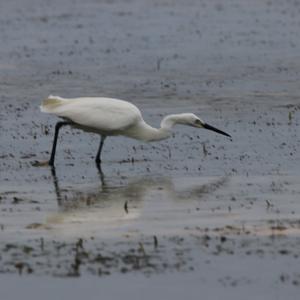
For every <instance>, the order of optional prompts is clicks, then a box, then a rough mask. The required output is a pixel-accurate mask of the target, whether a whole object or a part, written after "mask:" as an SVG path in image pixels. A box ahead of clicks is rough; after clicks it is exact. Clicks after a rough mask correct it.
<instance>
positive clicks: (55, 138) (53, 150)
mask: <svg viewBox="0 0 300 300" xmlns="http://www.w3.org/2000/svg"><path fill="white" fill-rule="evenodd" d="M65 125H70V123H69V122H57V123H56V125H55V133H54V140H53V145H52V151H51V157H50V160H49V165H50V166H53V165H54V158H55V150H56V143H57V138H58V132H59V129H60V127H62V126H65Z"/></svg>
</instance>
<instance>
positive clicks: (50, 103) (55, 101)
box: [40, 95, 66, 113]
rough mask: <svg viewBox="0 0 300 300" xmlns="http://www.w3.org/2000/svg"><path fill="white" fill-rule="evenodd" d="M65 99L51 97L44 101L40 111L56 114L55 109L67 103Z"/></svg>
mask: <svg viewBox="0 0 300 300" xmlns="http://www.w3.org/2000/svg"><path fill="white" fill-rule="evenodd" d="M65 101H66V100H65V99H63V98H61V97H59V96H52V95H50V96H49V97H48V98H46V99H44V100H43V102H42V105H41V106H40V109H41V111H42V112H45V113H51V112H54V111H55V109H56V108H57V107H59V106H61V105H62V104H63V103H65Z"/></svg>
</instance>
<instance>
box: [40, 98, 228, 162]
mask: <svg viewBox="0 0 300 300" xmlns="http://www.w3.org/2000/svg"><path fill="white" fill-rule="evenodd" d="M40 108H41V111H42V112H45V113H50V114H54V115H56V116H58V117H61V118H62V119H63V120H64V121H60V122H58V123H57V124H56V126H55V134H54V140H53V146H52V152H51V157H50V160H49V165H50V166H53V165H54V158H55V150H56V143H57V137H58V132H59V129H60V128H61V127H62V126H65V125H70V126H72V127H75V128H80V129H82V130H84V131H88V132H94V133H98V134H100V135H101V140H100V145H99V148H98V152H97V155H96V163H98V164H99V163H101V152H102V148H103V144H104V140H105V138H106V137H107V136H116V135H123V136H127V137H130V138H134V139H137V140H142V141H145V142H153V141H159V140H163V139H167V138H169V137H170V135H171V130H172V128H173V126H174V125H176V124H182V125H188V126H192V127H197V128H205V129H209V130H212V131H215V132H217V133H220V134H223V135H226V136H229V137H230V135H229V134H227V133H226V132H224V131H221V130H219V129H217V128H215V127H213V126H211V125H208V124H207V123H205V122H204V121H203V120H201V119H200V118H199V117H197V116H196V115H194V114H192V113H182V114H173V115H168V116H166V117H164V118H163V120H162V121H161V124H160V128H158V129H157V128H153V127H151V126H150V125H148V124H147V123H146V122H145V121H144V120H143V117H142V114H141V112H140V110H139V109H138V108H137V107H136V106H135V105H133V104H132V103H129V102H127V101H124V100H119V99H112V98H100V97H89V98H88V97H84V98H74V99H65V98H61V97H58V96H52V95H50V96H49V97H48V98H47V99H45V100H44V101H43V103H42V105H41V106H40Z"/></svg>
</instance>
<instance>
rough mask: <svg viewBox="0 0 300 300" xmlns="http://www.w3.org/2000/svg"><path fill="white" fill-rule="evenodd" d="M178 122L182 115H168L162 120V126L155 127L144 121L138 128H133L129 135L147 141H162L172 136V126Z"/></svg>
mask: <svg viewBox="0 0 300 300" xmlns="http://www.w3.org/2000/svg"><path fill="white" fill-rule="evenodd" d="M177 123H180V115H168V116H166V117H164V118H163V120H162V121H161V123H160V128H154V127H152V126H150V125H148V124H147V123H145V122H142V123H141V124H140V125H139V126H138V128H133V130H132V131H130V133H129V132H128V133H127V135H128V136H130V137H132V138H135V139H139V140H143V141H146V142H154V141H160V140H164V139H167V138H169V137H170V136H171V133H172V128H173V126H174V125H175V124H177Z"/></svg>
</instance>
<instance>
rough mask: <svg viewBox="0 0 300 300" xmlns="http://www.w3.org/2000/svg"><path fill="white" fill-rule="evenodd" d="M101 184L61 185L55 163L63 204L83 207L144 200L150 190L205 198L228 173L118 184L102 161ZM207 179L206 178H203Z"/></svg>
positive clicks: (176, 196) (170, 196)
mask: <svg viewBox="0 0 300 300" xmlns="http://www.w3.org/2000/svg"><path fill="white" fill-rule="evenodd" d="M97 169H98V174H99V178H100V184H96V185H95V184H93V185H92V186H90V185H84V184H83V185H78V184H77V185H76V186H72V187H70V188H64V189H61V187H60V183H59V180H58V177H57V175H56V170H55V167H52V169H51V172H52V177H53V184H54V188H55V193H56V198H57V202H58V205H59V207H60V208H61V209H62V210H64V211H66V210H68V209H71V208H72V209H75V208H83V207H85V206H91V205H93V206H97V205H100V206H101V203H102V204H103V203H104V202H106V201H108V200H109V201H110V202H116V201H118V202H119V201H124V203H125V202H126V201H130V202H136V203H138V202H141V201H142V200H143V197H144V196H145V195H146V194H149V193H152V194H156V195H157V194H158V193H159V194H164V195H165V198H168V199H171V200H172V201H178V200H182V199H184V200H185V201H186V200H188V199H195V198H196V199H201V198H202V197H203V196H205V195H209V194H212V193H213V192H214V191H216V190H218V189H220V188H221V187H222V186H224V185H225V184H226V183H227V181H228V177H220V178H217V179H216V178H192V179H189V178H183V179H182V180H181V179H180V178H177V179H175V180H173V179H172V178H170V177H155V178H153V177H142V178H139V179H138V180H135V181H133V182H129V183H127V184H126V183H125V182H123V185H122V184H119V185H116V184H114V185H113V184H112V185H108V184H107V182H106V180H105V175H104V173H103V171H102V169H101V166H100V165H97ZM203 180H204V181H203Z"/></svg>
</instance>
